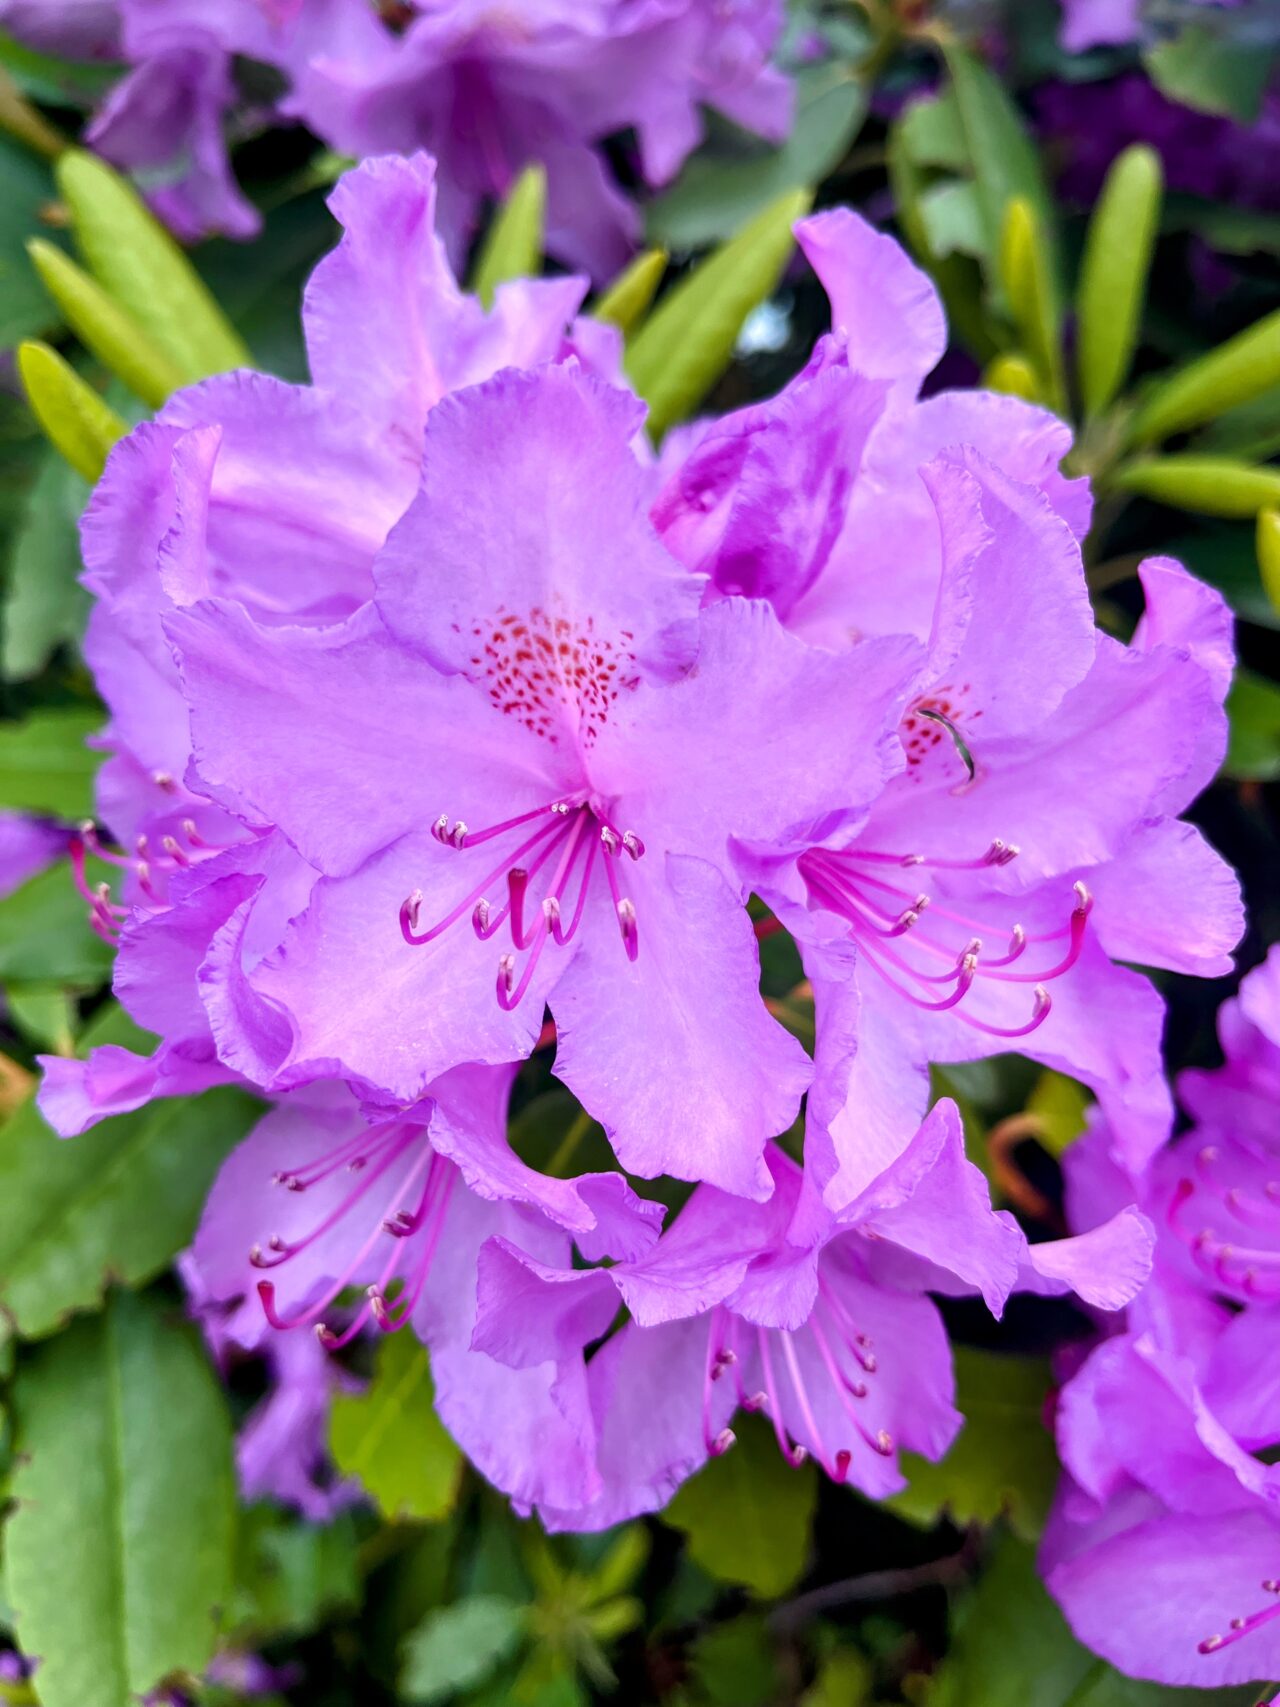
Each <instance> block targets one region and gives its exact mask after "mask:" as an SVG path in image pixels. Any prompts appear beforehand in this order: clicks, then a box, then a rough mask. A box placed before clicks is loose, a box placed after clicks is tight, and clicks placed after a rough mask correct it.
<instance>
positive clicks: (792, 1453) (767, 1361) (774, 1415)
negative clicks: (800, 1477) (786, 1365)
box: [756, 1328, 809, 1469]
mask: <svg viewBox="0 0 1280 1707" xmlns="http://www.w3.org/2000/svg"><path fill="white" fill-rule="evenodd" d="M756 1339H757V1341H758V1342H759V1346H760V1367H761V1369H762V1370H763V1372H764V1390H765V1393H766V1395H767V1398H768V1404H767V1407H766V1408H767V1410H768V1413H769V1421H770V1422H771V1423H772V1424H773V1432H774V1437H775V1438H776V1440H777V1442H778V1451H779V1452H781V1454H782V1456H783V1457H784V1458H785V1459H786V1460H787V1463H788V1464H792V1465H794V1466H795V1467H796V1469H799V1467H800V1465H801V1464H803V1463H804V1461H805V1459H806V1458H807V1457H808V1456H809V1454H808V1452H807V1451H806V1450H805V1448H804V1447H803V1446H800V1445H797V1444H796V1443H795V1442H794V1441H792V1440H790V1439H789V1438H788V1436H787V1431H786V1429H785V1428H784V1427H783V1423H782V1406H781V1404H780V1403H779V1400H778V1384H777V1382H776V1381H775V1380H774V1376H773V1358H772V1356H771V1355H770V1352H769V1335H768V1332H767V1331H766V1330H765V1329H764V1328H757V1329H756Z"/></svg>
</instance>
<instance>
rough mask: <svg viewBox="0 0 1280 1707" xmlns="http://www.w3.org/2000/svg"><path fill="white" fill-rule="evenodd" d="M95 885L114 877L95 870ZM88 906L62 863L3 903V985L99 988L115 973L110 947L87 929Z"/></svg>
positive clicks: (0, 949) (0, 912) (107, 870)
mask: <svg viewBox="0 0 1280 1707" xmlns="http://www.w3.org/2000/svg"><path fill="white" fill-rule="evenodd" d="M91 869H92V879H91V880H92V881H94V882H98V881H105V880H106V879H107V878H108V877H110V876H113V875H114V873H113V872H112V870H111V868H110V867H109V866H95V867H93V868H91ZM88 914H89V908H88V905H87V903H86V902H85V901H84V899H83V898H82V897H81V895H80V894H79V893H78V892H77V890H76V887H75V884H74V883H73V882H72V880H71V872H70V869H69V867H68V865H67V863H66V861H59V862H58V863H57V864H56V865H53V866H50V868H49V869H48V870H47V871H42V872H40V874H39V875H38V876H36V877H33V878H31V879H30V880H29V881H28V882H26V883H24V884H23V885H22V886H21V888H19V889H15V890H13V892H12V893H11V894H8V895H6V896H4V898H3V899H2V900H0V981H2V982H4V983H8V982H9V980H10V979H17V980H18V981H19V982H30V981H32V980H35V981H39V982H43V983H47V984H63V985H67V986H69V987H71V988H73V989H77V990H86V991H88V990H96V989H98V988H99V987H100V986H101V985H103V984H105V983H106V981H107V979H108V977H109V976H110V974H111V949H110V948H109V947H108V945H107V944H106V943H105V942H104V941H103V940H102V938H101V937H100V936H98V935H96V934H95V932H94V931H92V930H91V929H90V928H89V918H88Z"/></svg>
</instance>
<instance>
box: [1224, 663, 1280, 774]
mask: <svg viewBox="0 0 1280 1707" xmlns="http://www.w3.org/2000/svg"><path fill="white" fill-rule="evenodd" d="M1227 718H1228V722H1229V725H1230V730H1231V734H1230V740H1229V742H1228V745H1227V758H1226V764H1225V766H1224V769H1225V770H1226V773H1227V775H1228V776H1229V777H1234V778H1235V779H1236V780H1237V781H1239V782H1274V781H1275V780H1276V778H1277V777H1280V688H1278V687H1276V685H1275V683H1274V682H1269V681H1268V680H1267V678H1266V677H1265V676H1258V675H1255V674H1254V673H1253V671H1252V670H1240V669H1238V670H1237V671H1236V673H1235V679H1234V680H1233V681H1232V683H1231V692H1230V693H1229V694H1228V695H1227Z"/></svg>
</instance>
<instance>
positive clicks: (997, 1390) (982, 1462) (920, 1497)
mask: <svg viewBox="0 0 1280 1707" xmlns="http://www.w3.org/2000/svg"><path fill="white" fill-rule="evenodd" d="M955 1361H956V1408H957V1409H958V1410H959V1411H960V1412H961V1414H962V1415H963V1416H964V1419H965V1424H964V1427H963V1428H962V1429H961V1431H960V1433H959V1435H958V1436H957V1438H956V1442H955V1444H954V1445H953V1446H952V1448H951V1450H950V1452H948V1454H947V1456H946V1457H945V1458H944V1459H943V1460H942V1462H941V1463H940V1464H933V1463H931V1462H930V1461H929V1460H928V1459H927V1458H918V1457H916V1456H915V1454H914V1453H905V1454H904V1455H903V1459H904V1461H903V1474H904V1475H905V1476H906V1477H907V1481H908V1484H909V1485H908V1486H907V1487H906V1488H905V1489H904V1490H903V1492H902V1493H900V1494H895V1495H894V1496H893V1498H892V1500H890V1502H889V1503H890V1505H891V1506H892V1507H893V1509H894V1510H895V1511H897V1512H900V1513H901V1515H902V1516H903V1517H907V1518H910V1519H911V1521H912V1522H913V1523H919V1524H923V1525H926V1526H932V1525H933V1524H935V1523H937V1522H938V1520H939V1519H940V1518H941V1517H943V1516H950V1517H952V1518H954V1519H955V1521H956V1522H957V1523H959V1524H965V1523H971V1522H975V1521H976V1522H979V1523H990V1522H992V1520H993V1519H995V1518H997V1517H999V1516H1001V1515H1002V1514H1004V1515H1006V1516H1007V1517H1008V1519H1009V1522H1010V1524H1011V1525H1012V1527H1013V1528H1014V1530H1015V1531H1016V1532H1017V1533H1018V1534H1019V1535H1024V1536H1027V1537H1028V1538H1034V1537H1035V1536H1037V1535H1038V1534H1039V1533H1040V1530H1041V1529H1042V1528H1043V1526H1044V1520H1045V1517H1046V1516H1047V1515H1048V1511H1049V1503H1050V1501H1051V1500H1052V1498H1053V1490H1054V1488H1055V1486H1056V1485H1057V1481H1058V1458H1057V1453H1056V1451H1055V1450H1054V1444H1053V1436H1052V1435H1051V1434H1050V1433H1049V1430H1048V1429H1047V1428H1046V1427H1045V1422H1044V1405H1045V1397H1046V1395H1047V1394H1048V1392H1049V1389H1050V1386H1051V1374H1050V1370H1049V1366H1048V1364H1047V1363H1043V1362H1041V1361H1040V1359H1038V1358H1017V1357H1006V1356H999V1355H997V1354H995V1353H993V1352H986V1351H973V1350H971V1349H970V1348H969V1347H967V1346H960V1347H958V1348H957V1350H956V1354H955Z"/></svg>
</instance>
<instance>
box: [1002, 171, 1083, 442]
mask: <svg viewBox="0 0 1280 1707" xmlns="http://www.w3.org/2000/svg"><path fill="white" fill-rule="evenodd" d="M1000 281H1001V283H1002V284H1003V286H1004V290H1005V295H1006V296H1007V297H1008V299H1009V307H1010V309H1011V310H1012V312H1013V318H1014V324H1015V325H1016V326H1017V328H1018V333H1019V335H1020V337H1021V339H1022V342H1023V344H1024V345H1025V347H1026V349H1027V351H1028V352H1029V354H1030V356H1031V358H1032V361H1033V362H1034V365H1035V368H1036V371H1037V372H1038V373H1039V374H1041V375H1042V376H1043V379H1042V382H1041V385H1040V387H1039V389H1040V390H1041V394H1042V397H1043V401H1044V402H1046V403H1047V404H1048V405H1049V407H1050V408H1051V409H1053V410H1055V411H1056V412H1057V413H1058V414H1059V415H1065V414H1066V412H1067V388H1066V382H1065V380H1064V378H1063V372H1062V311H1061V309H1060V307H1059V305H1058V293H1057V289H1056V287H1055V284H1054V279H1053V271H1052V266H1051V264H1050V259H1049V246H1048V244H1047V242H1046V241H1045V235H1044V232H1043V231H1042V229H1041V226H1040V220H1039V216H1038V215H1037V213H1036V210H1035V208H1034V207H1033V206H1032V205H1031V202H1030V201H1029V200H1028V199H1027V197H1026V196H1011V197H1010V199H1009V201H1008V203H1007V204H1006V206H1005V212H1004V227H1003V230H1002V232H1001V238H1000Z"/></svg>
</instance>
